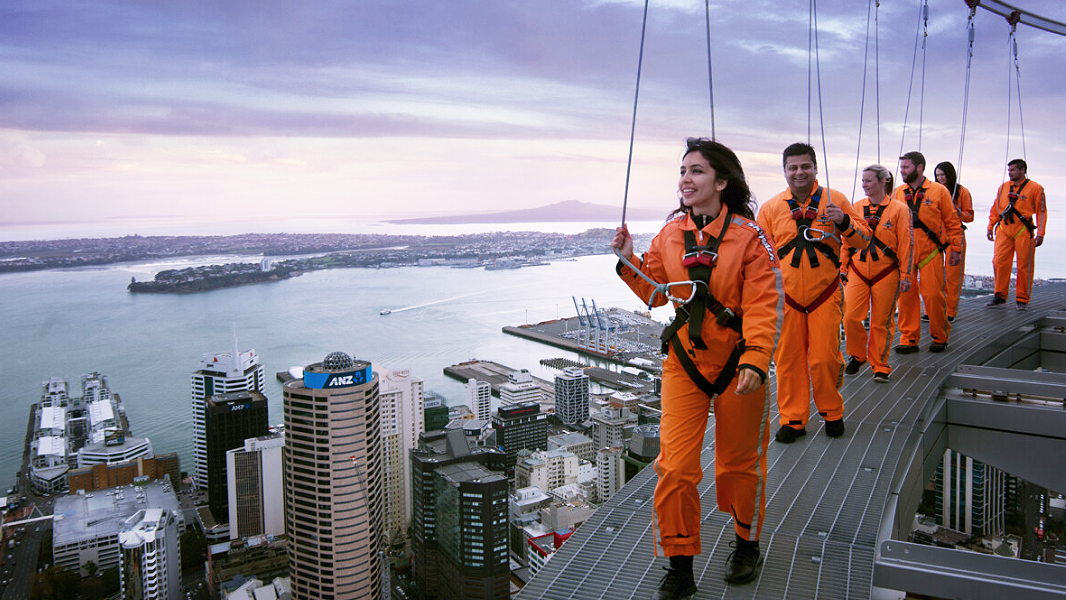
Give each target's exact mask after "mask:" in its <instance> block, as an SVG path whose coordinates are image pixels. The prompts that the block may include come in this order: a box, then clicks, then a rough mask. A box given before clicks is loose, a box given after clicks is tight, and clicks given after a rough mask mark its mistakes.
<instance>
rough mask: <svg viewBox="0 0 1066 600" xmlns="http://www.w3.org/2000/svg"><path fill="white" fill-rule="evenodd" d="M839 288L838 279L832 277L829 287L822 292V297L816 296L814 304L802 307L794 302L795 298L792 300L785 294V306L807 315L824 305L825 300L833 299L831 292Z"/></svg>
mask: <svg viewBox="0 0 1066 600" xmlns="http://www.w3.org/2000/svg"><path fill="white" fill-rule="evenodd" d="M839 286H840V279H839V278H838V277H833V279H832V281H830V282H829V287H827V288H825V291H824V292H822V295H821V296H818V297H817V298H815V299H814V302H811V303H810V304H808V305H807V306H804V305H802V304H800V303H799V302H797V301H796V299H795V298H793V297H792V296H789V295H788V294H787V293H786V294H785V304H787V305H789V306H790V307H792V308H793V309H794V310H798V311H799V312H801V313H803V314H805V315H809V314H811V313H812V312H814V311H816V310H818V307H819V306H821V305H822V304H825V301H826V300H828V299H830V298H832V297H833V292H835V291H836V290H837V287H839Z"/></svg>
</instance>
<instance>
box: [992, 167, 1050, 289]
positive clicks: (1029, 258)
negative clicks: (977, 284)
mask: <svg viewBox="0 0 1066 600" xmlns="http://www.w3.org/2000/svg"><path fill="white" fill-rule="evenodd" d="M1015 188H1018V189H1015ZM1011 193H1016V194H1017V195H1018V198H1017V200H1015V201H1014V210H1015V211H1017V213H1018V215H1013V214H1012V215H1011V217H1006V216H1005V215H1004V214H1003V213H1004V212H1005V211H1006V210H1007V207H1008V205H1009V204H1010V194H1011ZM1019 215H1020V218H1019ZM1034 215H1035V216H1036V223H1035V224H1033V223H1032V218H1033V216H1034ZM1022 219H1024V220H1025V221H1028V222H1029V223H1030V224H1031V225H1034V231H1035V233H1036V235H1039V236H1043V235H1044V230H1045V229H1046V228H1047V199H1046V198H1045V196H1044V188H1043V186H1041V185H1040V184H1039V183H1037V182H1035V181H1032V180H1030V179H1026V180H1025V181H1024V182H1023V183H1022V185H1021V186H1015V185H1013V184H1012V183H1011V182H1010V181H1006V182H1004V183H1003V185H1001V186H999V193H998V194H997V195H996V202H995V203H994V204H993V205H992V212H991V213H990V214H989V215H988V231H989V233H991V232H993V231H995V234H996V246H995V254H994V255H993V257H992V268H993V270H994V271H995V275H996V296H997V297H999V298H1003V299H1004V300H1006V299H1007V294H1008V293H1009V292H1010V268H1011V264H1012V263H1013V262H1014V257H1015V255H1017V257H1018V275H1017V278H1018V280H1017V283H1016V284H1015V288H1014V298H1015V300H1017V301H1018V304H1028V303H1029V292H1030V290H1031V289H1032V287H1033V255H1034V254H1035V253H1036V246H1035V245H1034V244H1033V233H1032V232H1030V231H1029V228H1028V227H1026V226H1025V224H1024V223H1022Z"/></svg>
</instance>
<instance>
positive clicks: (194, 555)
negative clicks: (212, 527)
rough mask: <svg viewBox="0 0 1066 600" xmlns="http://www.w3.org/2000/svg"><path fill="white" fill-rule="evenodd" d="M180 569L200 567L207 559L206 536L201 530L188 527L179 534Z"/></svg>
mask: <svg viewBox="0 0 1066 600" xmlns="http://www.w3.org/2000/svg"><path fill="white" fill-rule="evenodd" d="M180 544H181V569H182V571H185V570H187V569H192V568H195V567H201V566H203V564H204V560H206V559H207V538H206V537H204V534H203V532H202V531H200V530H199V529H197V528H195V527H190V528H188V529H186V530H185V533H183V534H181V540H180Z"/></svg>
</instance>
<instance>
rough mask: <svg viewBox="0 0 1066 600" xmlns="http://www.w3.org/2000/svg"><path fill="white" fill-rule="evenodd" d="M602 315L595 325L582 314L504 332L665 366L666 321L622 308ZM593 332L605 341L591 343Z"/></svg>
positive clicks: (606, 356)
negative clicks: (584, 320)
mask: <svg viewBox="0 0 1066 600" xmlns="http://www.w3.org/2000/svg"><path fill="white" fill-rule="evenodd" d="M600 315H601V319H602V321H600V319H597V321H598V322H597V323H596V324H595V325H593V326H588V325H584V326H583V325H582V323H581V321H582V319H581V318H579V317H568V318H565V319H554V320H551V321H544V322H541V323H535V324H533V325H520V326H518V327H514V326H508V327H504V328H503V332H504V333H508V334H511V335H515V336H518V337H523V338H526V339H530V340H533V341H537V342H541V343H542V344H548V345H549V346H555V347H556V348H562V349H563V350H570V351H571V352H577V353H578V354H583V355H586V356H593V357H596V358H601V359H606V360H609V361H611V362H614V363H617V364H621V365H628V364H633V363H631V362H630V361H632V360H633V359H637V361H636V362H637V363H640V364H647V365H649V366H650V365H654V367H661V365H662V361H663V356H662V354H660V353H659V350H660V346H661V342H660V341H659V336H660V335H661V334H662V331H663V325H662V323H659V322H658V321H654V320H652V319H651V318H650V317H646V316H644V315H641V314H638V313H634V312H630V311H627V310H623V309H620V308H610V309H606V310H602V311H601V312H600ZM601 325H602V327H603V328H601V327H600V326H601ZM590 336H592V337H593V338H602V340H601V341H602V343H601V344H595V341H594V342H593V343H589V342H588V339H589V337H590ZM583 341H584V343H582V342H583ZM593 346H598V347H599V348H600V349H596V348H595V347H593Z"/></svg>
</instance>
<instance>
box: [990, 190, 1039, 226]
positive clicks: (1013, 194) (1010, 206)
mask: <svg viewBox="0 0 1066 600" xmlns="http://www.w3.org/2000/svg"><path fill="white" fill-rule="evenodd" d="M1027 183H1029V180H1028V179H1026V180H1025V181H1023V182H1022V185H1021V187H1019V188H1018V189H1017V190H1015V189H1014V184H1011V186H1010V192H1008V193H1007V198H1008V199H1009V200H1010V202H1008V203H1007V208H1005V209H1004V210H1003V212H1001V213H999V216H1000V218H1001V219H1003V222H1004V223H1013V222H1014V219H1015V217H1017V219H1018V221H1019V222H1021V224H1022V225H1025V228H1026V229H1028V230H1029V235H1033V231H1034V230H1035V229H1036V225H1034V224H1033V219H1032V217H1030V218H1026V217H1023V216H1022V213H1020V212H1018V209H1017V208H1014V203H1015V202H1017V201H1018V198H1019V197H1020V196H1021V194H1022V190H1024V189H1025V184H1027Z"/></svg>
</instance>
